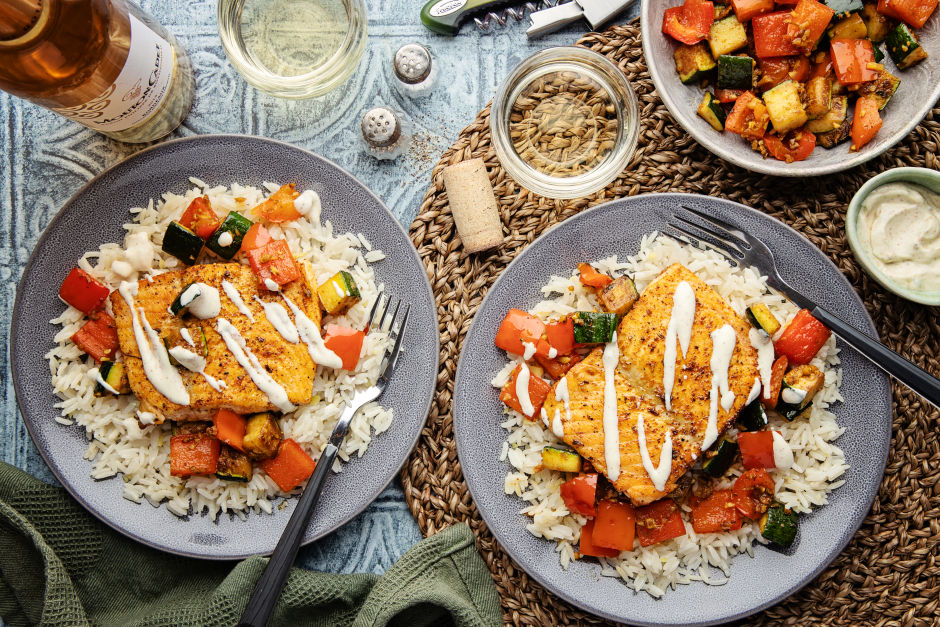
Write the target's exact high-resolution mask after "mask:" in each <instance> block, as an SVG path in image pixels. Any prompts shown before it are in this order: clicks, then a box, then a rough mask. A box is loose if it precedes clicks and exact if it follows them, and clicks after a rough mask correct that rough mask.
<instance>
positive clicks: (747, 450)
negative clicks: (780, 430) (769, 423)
mask: <svg viewBox="0 0 940 627" xmlns="http://www.w3.org/2000/svg"><path fill="white" fill-rule="evenodd" d="M738 446H739V447H740V449H741V463H742V464H743V465H744V467H745V468H747V469H748V470H750V469H751V468H776V467H777V464H776V463H774V434H773V431H752V432H745V431H742V432H741V433H739V434H738Z"/></svg>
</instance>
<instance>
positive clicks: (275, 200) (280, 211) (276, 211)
mask: <svg viewBox="0 0 940 627" xmlns="http://www.w3.org/2000/svg"><path fill="white" fill-rule="evenodd" d="M299 196H300V192H298V191H295V190H294V184H293V183H289V184H287V185H282V186H281V189H279V190H277V191H276V192H274V193H273V194H271V195H270V196H269V197H268V199H267V200H265V201H264V202H263V203H261V204H260V205H258V206H257V207H255V208H254V209H252V210H251V213H252V214H254V215H256V216H261V217H262V218H264V219H265V220H269V221H271V222H290V221H291V220H299V219H300V218H302V217H303V215H301V213H300V212H299V211H297V208H296V207H295V206H294V199H295V198H298V197H299Z"/></svg>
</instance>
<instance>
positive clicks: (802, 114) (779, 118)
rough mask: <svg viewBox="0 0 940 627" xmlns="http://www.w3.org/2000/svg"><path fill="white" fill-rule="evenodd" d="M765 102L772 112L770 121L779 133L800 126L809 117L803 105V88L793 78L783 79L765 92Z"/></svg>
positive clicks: (785, 132) (783, 133)
mask: <svg viewBox="0 0 940 627" xmlns="http://www.w3.org/2000/svg"><path fill="white" fill-rule="evenodd" d="M764 104H765V105H766V106H767V112H768V113H769V114H770V122H771V123H772V124H773V125H774V129H775V130H776V131H777V133H778V134H779V135H786V134H787V133H788V132H790V131H792V130H794V129H797V128H800V127H801V126H803V125H804V124H806V121H807V120H808V119H809V116H808V115H807V114H806V109H805V108H804V107H803V88H802V86H800V84H799V83H797V82H796V81H794V80H792V79H790V80H785V81H783V82H782V83H780V84H779V85H777V86H776V87H774V88H773V89H771V90H770V91H768V92H767V93H765V94H764Z"/></svg>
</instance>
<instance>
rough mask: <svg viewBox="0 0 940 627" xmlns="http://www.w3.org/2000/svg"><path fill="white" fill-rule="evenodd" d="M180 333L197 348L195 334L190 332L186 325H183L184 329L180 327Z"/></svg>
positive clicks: (188, 342)
mask: <svg viewBox="0 0 940 627" xmlns="http://www.w3.org/2000/svg"><path fill="white" fill-rule="evenodd" d="M180 335H181V336H182V337H183V339H184V340H186V343H187V344H189V345H190V346H192V347H194V348H195V346H196V343H195V342H193V336H192V334H191V333H190V332H189V329H187V328H186V327H183V328H182V329H180Z"/></svg>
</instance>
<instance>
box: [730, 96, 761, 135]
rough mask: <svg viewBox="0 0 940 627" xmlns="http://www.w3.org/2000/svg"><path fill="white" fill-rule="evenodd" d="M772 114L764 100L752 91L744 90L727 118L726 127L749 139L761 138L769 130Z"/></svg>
mask: <svg viewBox="0 0 940 627" xmlns="http://www.w3.org/2000/svg"><path fill="white" fill-rule="evenodd" d="M769 121H770V115H768V113H767V107H766V106H765V105H764V102H763V101H762V100H761V99H760V98H758V97H757V96H755V95H754V94H753V93H752V92H749V91H746V92H744V93H743V94H742V95H741V96H740V97H739V98H738V99H737V100H736V101H735V103H734V108H733V109H732V110H731V113H730V114H728V118H727V120H725V128H726V129H728V130H729V131H731V132H732V133H736V134H738V135H740V136H741V137H743V138H744V139H747V140H754V139H760V138H762V137H763V136H764V133H765V132H766V131H767V123H768V122H769Z"/></svg>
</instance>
